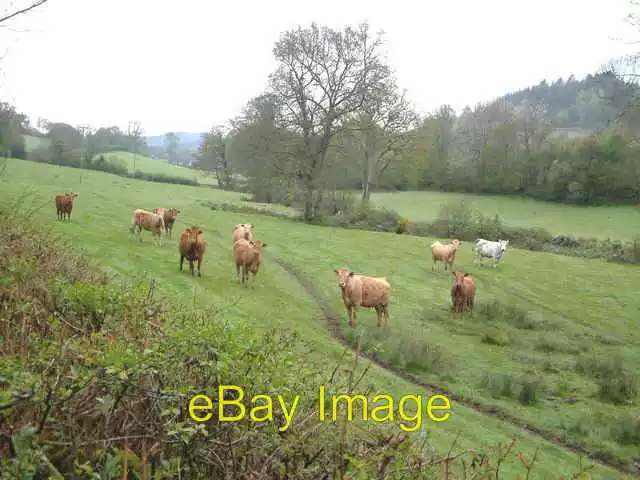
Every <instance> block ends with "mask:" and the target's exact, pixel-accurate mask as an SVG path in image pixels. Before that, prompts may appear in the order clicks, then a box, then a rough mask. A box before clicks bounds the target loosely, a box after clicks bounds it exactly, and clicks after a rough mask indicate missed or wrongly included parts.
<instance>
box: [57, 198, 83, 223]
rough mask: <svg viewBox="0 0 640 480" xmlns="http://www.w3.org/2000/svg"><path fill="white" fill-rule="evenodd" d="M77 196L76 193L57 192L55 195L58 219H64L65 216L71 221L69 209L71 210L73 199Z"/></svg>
mask: <svg viewBox="0 0 640 480" xmlns="http://www.w3.org/2000/svg"><path fill="white" fill-rule="evenodd" d="M77 196H78V194H77V193H73V192H69V193H59V194H58V195H56V211H57V214H58V220H64V219H65V217H66V218H67V219H68V221H69V222H70V221H71V210H73V201H74V200H75V199H76V197H77Z"/></svg>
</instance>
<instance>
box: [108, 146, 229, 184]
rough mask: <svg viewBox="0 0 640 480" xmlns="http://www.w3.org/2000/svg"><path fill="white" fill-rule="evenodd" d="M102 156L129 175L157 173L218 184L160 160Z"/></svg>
mask: <svg viewBox="0 0 640 480" xmlns="http://www.w3.org/2000/svg"><path fill="white" fill-rule="evenodd" d="M104 156H105V158H106V159H107V160H108V161H110V162H113V163H117V164H120V165H124V166H126V167H127V168H128V169H129V172H131V173H133V172H134V171H136V170H138V171H140V172H143V173H158V174H163V175H171V176H174V177H181V178H190V179H194V180H197V181H198V182H200V183H201V184H204V185H217V184H218V182H217V180H216V178H215V176H213V175H205V174H204V173H203V172H200V171H197V170H193V169H191V168H187V167H183V166H180V165H170V164H168V163H165V162H161V161H160V160H154V159H153V158H149V157H145V156H144V155H136V156H135V159H134V155H133V154H132V153H129V152H109V153H105V154H104ZM134 160H135V162H134ZM134 163H135V169H134Z"/></svg>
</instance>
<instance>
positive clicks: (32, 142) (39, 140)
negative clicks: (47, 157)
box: [23, 135, 49, 152]
mask: <svg viewBox="0 0 640 480" xmlns="http://www.w3.org/2000/svg"><path fill="white" fill-rule="evenodd" d="M23 138H24V143H25V147H26V150H27V152H31V151H33V150H35V149H37V148H40V147H43V146H45V145H46V144H48V143H49V139H48V138H43V137H36V136H34V135H23Z"/></svg>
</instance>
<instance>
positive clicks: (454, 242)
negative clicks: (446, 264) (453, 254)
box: [451, 238, 462, 250]
mask: <svg viewBox="0 0 640 480" xmlns="http://www.w3.org/2000/svg"><path fill="white" fill-rule="evenodd" d="M451 245H452V246H453V249H454V250H457V249H459V248H460V247H461V246H462V242H461V241H460V240H458V239H457V238H454V239H453V240H452V241H451Z"/></svg>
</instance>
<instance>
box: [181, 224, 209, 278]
mask: <svg viewBox="0 0 640 480" xmlns="http://www.w3.org/2000/svg"><path fill="white" fill-rule="evenodd" d="M206 247H207V242H205V240H204V233H202V230H201V229H200V228H199V227H196V226H192V227H190V228H187V229H185V231H184V232H182V235H181V236H180V243H179V245H178V250H179V251H180V271H182V266H183V265H184V259H185V258H186V259H187V260H188V261H189V271H190V272H191V275H192V276H194V269H193V262H198V276H199V277H201V276H202V274H201V273H200V265H201V264H202V260H203V259H204V252H205V250H206Z"/></svg>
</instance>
